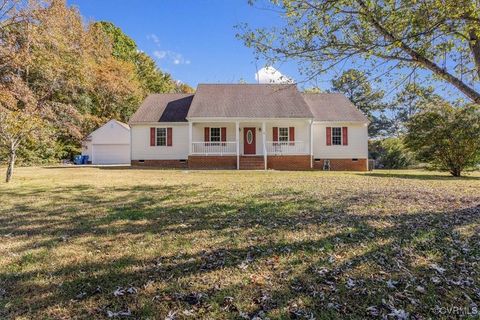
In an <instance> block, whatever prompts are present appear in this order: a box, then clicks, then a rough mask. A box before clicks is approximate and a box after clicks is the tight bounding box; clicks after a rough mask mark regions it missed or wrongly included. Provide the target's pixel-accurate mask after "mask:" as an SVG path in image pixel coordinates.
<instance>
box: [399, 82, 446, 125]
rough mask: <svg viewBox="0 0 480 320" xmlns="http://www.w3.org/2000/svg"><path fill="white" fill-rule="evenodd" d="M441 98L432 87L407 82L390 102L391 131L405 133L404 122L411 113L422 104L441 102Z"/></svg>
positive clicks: (417, 109)
mask: <svg viewBox="0 0 480 320" xmlns="http://www.w3.org/2000/svg"><path fill="white" fill-rule="evenodd" d="M442 100H443V99H442V98H441V97H440V96H438V95H437V94H435V93H434V88H433V87H424V86H421V85H417V84H415V83H409V84H407V85H406V86H405V87H404V88H403V90H401V91H399V92H397V94H396V96H395V99H394V101H393V103H392V104H391V108H392V111H393V113H394V116H393V123H394V128H393V131H394V132H396V133H399V134H402V133H405V131H406V129H405V124H406V123H407V122H408V121H409V120H410V118H411V117H412V116H413V115H415V114H417V113H418V112H420V111H421V110H422V109H423V108H424V106H426V105H429V104H435V103H441V102H442Z"/></svg>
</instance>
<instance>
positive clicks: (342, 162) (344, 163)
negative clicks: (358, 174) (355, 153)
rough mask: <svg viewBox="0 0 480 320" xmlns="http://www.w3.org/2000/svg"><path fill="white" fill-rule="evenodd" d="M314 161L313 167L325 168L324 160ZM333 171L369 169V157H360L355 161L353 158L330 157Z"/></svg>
mask: <svg viewBox="0 0 480 320" xmlns="http://www.w3.org/2000/svg"><path fill="white" fill-rule="evenodd" d="M324 160H325V159H320V160H319V161H313V168H314V169H316V170H323V161H324ZM329 160H330V170H331V171H367V170H368V163H367V159H358V160H357V161H353V160H352V159H329Z"/></svg>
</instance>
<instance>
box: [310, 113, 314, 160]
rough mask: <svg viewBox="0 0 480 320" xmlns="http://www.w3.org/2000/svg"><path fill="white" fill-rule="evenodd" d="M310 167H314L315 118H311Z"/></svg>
mask: <svg viewBox="0 0 480 320" xmlns="http://www.w3.org/2000/svg"><path fill="white" fill-rule="evenodd" d="M310 169H313V120H310Z"/></svg>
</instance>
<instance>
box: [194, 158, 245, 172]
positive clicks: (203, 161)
mask: <svg viewBox="0 0 480 320" xmlns="http://www.w3.org/2000/svg"><path fill="white" fill-rule="evenodd" d="M188 168H189V169H193V170H195V169H218V170H222V169H237V157H236V156H189V157H188Z"/></svg>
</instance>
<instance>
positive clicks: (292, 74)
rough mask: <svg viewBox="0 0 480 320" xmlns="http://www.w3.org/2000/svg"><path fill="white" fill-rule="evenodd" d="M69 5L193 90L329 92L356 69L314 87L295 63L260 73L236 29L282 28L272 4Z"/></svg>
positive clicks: (154, 1) (142, 1)
mask: <svg viewBox="0 0 480 320" xmlns="http://www.w3.org/2000/svg"><path fill="white" fill-rule="evenodd" d="M67 2H68V4H70V5H73V6H76V7H78V8H79V10H80V12H81V14H82V16H83V17H84V18H85V20H86V22H91V21H110V22H112V23H114V24H115V25H117V26H118V27H120V28H121V29H122V30H123V32H125V33H126V34H127V35H128V36H130V37H131V38H132V39H133V40H135V42H136V43H137V45H138V47H139V49H140V50H142V51H144V52H146V53H147V54H149V55H150V56H151V57H152V58H154V59H155V61H156V62H157V65H158V66H159V67H160V69H161V70H162V71H164V72H168V73H170V74H171V75H172V77H173V78H174V79H176V80H180V81H182V82H184V83H187V84H189V85H190V86H192V87H194V88H195V87H196V86H197V85H198V84H199V83H239V82H247V83H257V82H272V80H273V81H276V80H277V81H278V80H282V81H285V80H286V81H293V82H297V83H299V86H300V88H308V87H314V86H316V87H319V88H320V89H322V90H327V89H329V88H330V87H331V79H332V78H333V77H335V76H338V75H339V74H341V72H343V71H345V70H346V69H348V68H349V67H352V65H351V64H346V65H342V67H340V68H339V69H337V70H332V71H330V72H329V73H327V74H324V75H321V76H320V77H319V78H317V79H315V82H313V83H312V82H310V83H304V82H303V81H304V80H305V79H304V78H303V77H302V76H301V75H300V74H299V72H298V65H297V64H296V62H295V61H290V62H284V63H281V64H279V65H274V66H271V67H269V68H268V69H266V70H265V69H262V68H263V67H265V62H264V61H258V62H255V56H254V52H253V50H252V49H250V48H247V47H246V46H245V45H244V44H243V42H242V41H241V40H239V39H237V38H236V37H235V35H236V34H237V32H238V30H236V29H235V26H236V25H239V24H243V23H247V24H248V25H249V26H250V27H263V26H266V27H271V26H278V25H281V24H282V23H283V20H282V18H281V17H280V16H279V14H278V12H275V11H274V10H271V8H272V7H271V4H269V1H268V0H257V1H256V2H255V5H254V6H251V5H249V4H248V0H181V1H180V0H134V1H127V0H116V1H115V0H67ZM133 4H134V5H133ZM269 8H270V10H269ZM353 63H355V62H353ZM354 67H355V66H354ZM356 67H357V68H358V66H356ZM359 68H361V69H364V70H365V71H367V72H368V71H372V70H370V69H369V68H368V67H366V65H365V66H363V67H362V65H360V67H359ZM257 71H259V74H258V75H256V73H257ZM381 71H382V70H381ZM383 71H384V70H383ZM383 71H382V72H380V74H383ZM400 72H401V70H400ZM421 72H422V71H420V73H421ZM375 78H376V74H371V75H370V80H372V79H375ZM377 78H378V77H377ZM383 78H385V77H383ZM399 79H400V80H401V79H403V77H402V75H401V74H400V75H397V80H399ZM383 80H384V81H382V82H376V81H372V85H373V87H374V88H376V89H383V90H384V92H385V93H386V96H385V99H387V100H389V99H392V98H394V95H395V93H396V91H397V88H398V86H397V85H395V84H394V83H393V82H392V81H389V80H388V79H387V80H386V81H385V79H383ZM435 87H436V91H437V93H439V94H441V95H442V96H444V97H456V96H458V92H456V91H455V90H453V91H452V89H453V88H452V87H451V86H447V85H446V83H435Z"/></svg>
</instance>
